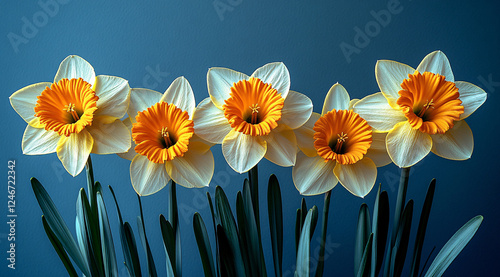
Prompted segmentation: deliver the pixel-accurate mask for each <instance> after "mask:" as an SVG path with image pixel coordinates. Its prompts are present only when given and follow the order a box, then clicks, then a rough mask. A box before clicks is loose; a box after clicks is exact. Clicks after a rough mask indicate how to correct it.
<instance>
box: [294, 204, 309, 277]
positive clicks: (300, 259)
mask: <svg viewBox="0 0 500 277" xmlns="http://www.w3.org/2000/svg"><path fill="white" fill-rule="evenodd" d="M312 214H313V211H312V209H310V210H309V212H308V213H307V216H306V218H305V220H304V226H303V227H302V231H301V232H300V233H301V234H300V241H299V250H298V251H297V267H296V268H295V276H296V277H309V259H310V257H309V255H310V248H311V247H310V244H311V220H312Z"/></svg>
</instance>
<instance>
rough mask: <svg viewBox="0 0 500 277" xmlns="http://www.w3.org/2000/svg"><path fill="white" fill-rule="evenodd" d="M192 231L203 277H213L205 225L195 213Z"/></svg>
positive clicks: (211, 258)
mask: <svg viewBox="0 0 500 277" xmlns="http://www.w3.org/2000/svg"><path fill="white" fill-rule="evenodd" d="M193 229H194V236H195V238H196V243H197V244H198V250H199V251H200V257H201V263H202V264H203V271H204V273H205V277H215V276H216V275H215V268H214V260H213V257H212V248H211V247H210V240H209V239H208V233H207V228H206V227H205V223H204V222H203V219H202V218H201V215H200V214H199V213H195V214H194V216H193Z"/></svg>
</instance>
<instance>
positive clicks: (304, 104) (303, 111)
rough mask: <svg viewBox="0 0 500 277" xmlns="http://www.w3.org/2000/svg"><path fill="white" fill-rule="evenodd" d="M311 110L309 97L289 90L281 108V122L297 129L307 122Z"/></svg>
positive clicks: (311, 105)
mask: <svg viewBox="0 0 500 277" xmlns="http://www.w3.org/2000/svg"><path fill="white" fill-rule="evenodd" d="M312 110H313V103H312V101H311V99H309V97H307V96H305V95H304V94H302V93H299V92H296V91H292V90H291V91H289V93H288V96H287V97H286V99H285V103H284V104H283V109H282V110H281V122H283V123H284V124H285V125H286V126H288V127H290V128H292V129H297V128H299V127H300V126H302V125H303V124H304V123H306V122H307V120H308V119H309V117H310V116H311V113H312Z"/></svg>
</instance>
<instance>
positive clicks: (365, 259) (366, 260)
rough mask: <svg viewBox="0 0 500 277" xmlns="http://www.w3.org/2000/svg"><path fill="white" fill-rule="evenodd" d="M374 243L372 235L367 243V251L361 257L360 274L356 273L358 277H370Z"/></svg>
mask: <svg viewBox="0 0 500 277" xmlns="http://www.w3.org/2000/svg"><path fill="white" fill-rule="evenodd" d="M372 243H373V234H370V236H369V237H368V241H367V242H366V246H365V249H364V250H363V256H362V257H361V261H360V262H359V268H358V272H357V273H356V276H357V277H363V276H368V275H369V272H370V267H371V266H370V260H371V254H372Z"/></svg>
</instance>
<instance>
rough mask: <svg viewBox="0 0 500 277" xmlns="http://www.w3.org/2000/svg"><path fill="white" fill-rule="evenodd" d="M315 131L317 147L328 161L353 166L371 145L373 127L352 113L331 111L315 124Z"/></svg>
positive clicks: (315, 144)
mask: <svg viewBox="0 0 500 277" xmlns="http://www.w3.org/2000/svg"><path fill="white" fill-rule="evenodd" d="M313 130H314V131H315V133H314V147H315V148H316V151H317V152H318V155H319V156H321V157H322V158H324V159H325V162H328V161H332V160H334V161H337V162H338V163H340V164H354V163H356V162H357V161H359V160H361V159H362V158H363V156H364V155H365V154H366V152H367V151H368V149H369V148H370V145H371V143H372V128H371V127H370V125H368V123H367V122H366V120H364V119H363V118H361V117H360V116H359V115H358V114H357V113H355V112H353V111H346V110H338V111H336V110H332V111H330V112H328V113H326V114H325V115H323V116H322V117H320V118H319V119H318V121H316V123H315V124H314V127H313Z"/></svg>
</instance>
